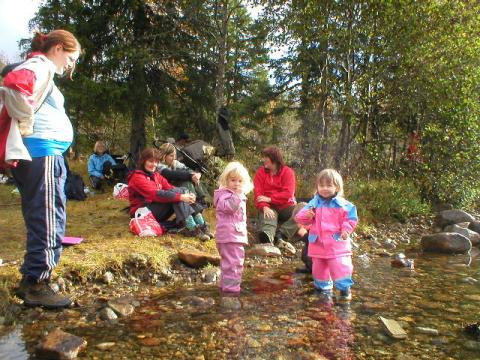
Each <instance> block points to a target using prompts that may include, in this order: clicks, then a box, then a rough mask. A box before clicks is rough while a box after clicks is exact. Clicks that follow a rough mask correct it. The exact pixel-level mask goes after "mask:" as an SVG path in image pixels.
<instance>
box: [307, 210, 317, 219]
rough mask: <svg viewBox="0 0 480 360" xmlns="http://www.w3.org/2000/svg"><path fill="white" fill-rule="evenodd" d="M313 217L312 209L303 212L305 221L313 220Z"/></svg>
mask: <svg viewBox="0 0 480 360" xmlns="http://www.w3.org/2000/svg"><path fill="white" fill-rule="evenodd" d="M314 216H315V211H313V210H312V209H309V210H307V211H305V217H306V218H307V219H313V218H314Z"/></svg>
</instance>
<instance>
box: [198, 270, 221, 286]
mask: <svg viewBox="0 0 480 360" xmlns="http://www.w3.org/2000/svg"><path fill="white" fill-rule="evenodd" d="M219 277H220V269H219V268H209V269H204V270H203V271H202V280H203V281H204V282H206V283H207V284H212V283H215V282H216V281H217V279H218V278H219Z"/></svg>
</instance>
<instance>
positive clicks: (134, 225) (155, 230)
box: [130, 207, 165, 237]
mask: <svg viewBox="0 0 480 360" xmlns="http://www.w3.org/2000/svg"><path fill="white" fill-rule="evenodd" d="M130 231H131V232H132V233H134V234H135V235H137V236H141V237H143V236H160V235H162V234H163V233H164V232H165V231H164V229H163V228H162V225H160V224H159V223H158V222H157V220H156V219H155V216H153V214H152V212H151V211H150V210H149V209H148V208H146V207H142V208H138V209H137V211H135V216H134V217H133V218H132V219H131V220H130Z"/></svg>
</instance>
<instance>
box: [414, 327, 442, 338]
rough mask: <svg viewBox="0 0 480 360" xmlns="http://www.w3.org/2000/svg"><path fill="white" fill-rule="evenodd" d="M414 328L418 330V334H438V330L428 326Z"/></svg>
mask: <svg viewBox="0 0 480 360" xmlns="http://www.w3.org/2000/svg"><path fill="white" fill-rule="evenodd" d="M415 330H416V331H417V332H419V333H420V334H427V335H435V336H437V335H438V330H437V329H432V328H428V327H422V326H417V327H416V328H415Z"/></svg>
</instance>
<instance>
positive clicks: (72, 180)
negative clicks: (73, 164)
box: [65, 171, 87, 201]
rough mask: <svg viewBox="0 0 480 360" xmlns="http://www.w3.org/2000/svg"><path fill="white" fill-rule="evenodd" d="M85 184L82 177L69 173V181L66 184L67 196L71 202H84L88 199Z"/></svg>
mask: <svg viewBox="0 0 480 360" xmlns="http://www.w3.org/2000/svg"><path fill="white" fill-rule="evenodd" d="M84 189H85V183H84V182H83V179H82V177H81V176H80V175H78V174H75V173H74V172H71V171H69V172H67V181H66V182H65V195H66V196H67V199H69V200H80V201H83V200H85V198H86V197H87V195H86V194H85V190H84Z"/></svg>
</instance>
